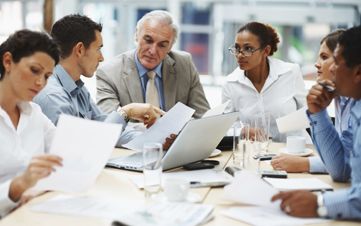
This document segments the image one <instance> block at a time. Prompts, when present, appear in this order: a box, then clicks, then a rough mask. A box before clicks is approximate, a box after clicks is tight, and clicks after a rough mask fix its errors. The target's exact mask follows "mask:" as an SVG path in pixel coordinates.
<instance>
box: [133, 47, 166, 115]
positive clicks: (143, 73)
mask: <svg viewBox="0 0 361 226" xmlns="http://www.w3.org/2000/svg"><path fill="white" fill-rule="evenodd" d="M134 58H135V65H136V67H137V70H138V74H139V77H140V81H141V84H142V93H143V99H144V102H145V93H146V90H147V83H148V75H147V72H148V71H149V70H148V69H146V68H145V67H144V66H143V65H142V64H141V63H140V61H139V59H138V56H137V51H135V57H134ZM162 64H163V62H161V63H160V64H159V65H158V66H157V67H156V68H155V69H154V70H152V71H154V72H155V73H156V74H157V76H156V77H155V86H156V87H157V90H158V97H159V105H160V106H159V107H160V108H161V109H162V110H165V100H164V92H163V80H162Z"/></svg>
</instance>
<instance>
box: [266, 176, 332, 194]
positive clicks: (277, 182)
mask: <svg viewBox="0 0 361 226" xmlns="http://www.w3.org/2000/svg"><path fill="white" fill-rule="evenodd" d="M264 180H265V181H267V182H268V183H269V184H270V185H272V186H273V187H274V188H276V189H279V190H283V191H290V190H310V191H322V190H333V188H332V186H331V185H329V184H327V183H325V182H323V181H322V180H320V179H318V178H290V179H277V178H264Z"/></svg>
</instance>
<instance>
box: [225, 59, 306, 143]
mask: <svg viewBox="0 0 361 226" xmlns="http://www.w3.org/2000/svg"><path fill="white" fill-rule="evenodd" d="M268 61H269V67H270V71H269V75H268V78H267V80H266V82H265V84H264V86H263V88H262V90H261V92H258V91H257V90H256V88H255V87H254V85H253V84H252V82H251V81H250V80H249V79H248V78H247V77H246V76H245V74H244V71H243V70H241V69H240V68H239V67H238V68H236V69H235V70H234V71H233V72H232V73H231V74H229V75H228V76H227V83H226V84H225V85H224V86H223V90H222V102H223V103H224V102H226V101H228V100H230V101H231V103H230V104H229V105H228V107H227V109H226V110H227V111H228V112H233V111H240V119H241V120H242V121H251V120H252V119H254V116H255V115H257V114H261V113H262V112H267V113H269V114H270V115H271V125H270V132H271V135H272V139H273V140H274V141H278V142H285V141H286V136H287V135H286V134H280V133H279V132H278V129H277V126H276V122H275V119H276V118H279V117H281V116H284V115H286V114H288V113H291V112H293V111H296V110H298V109H300V108H302V107H303V106H305V104H306V89H305V84H304V81H303V78H302V73H301V70H300V67H299V66H298V65H297V64H292V63H287V62H284V61H281V60H278V59H275V58H271V57H269V58H268ZM299 134H300V135H301V134H302V132H301V131H300V132H299Z"/></svg>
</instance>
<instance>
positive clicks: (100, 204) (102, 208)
mask: <svg viewBox="0 0 361 226" xmlns="http://www.w3.org/2000/svg"><path fill="white" fill-rule="evenodd" d="M147 207H148V208H147ZM30 208H31V210H33V211H37V212H45V213H52V214H68V215H75V216H88V217H98V218H106V219H116V220H118V221H120V222H122V223H124V224H126V225H137V226H155V225H157V226H168V225H180V226H195V225H200V224H202V223H204V222H206V221H207V220H208V219H209V218H210V215H211V214H212V212H213V206H210V205H203V204H192V203H182V202H175V203H170V202H158V203H153V204H150V205H149V206H146V205H145V202H134V201H132V202H124V201H123V202H116V201H112V200H107V199H101V198H97V197H89V196H81V197H71V196H66V195H59V196H57V197H54V198H52V199H49V200H46V201H44V202H41V203H37V204H35V205H32V206H31V207H30Z"/></svg>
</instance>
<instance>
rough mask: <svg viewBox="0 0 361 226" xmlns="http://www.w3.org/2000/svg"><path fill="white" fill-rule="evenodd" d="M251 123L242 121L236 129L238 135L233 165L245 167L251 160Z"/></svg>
mask: <svg viewBox="0 0 361 226" xmlns="http://www.w3.org/2000/svg"><path fill="white" fill-rule="evenodd" d="M249 131H250V124H249V123H247V122H240V123H239V129H237V130H236V133H237V135H238V136H236V139H237V141H238V142H235V145H234V146H235V148H234V149H233V165H234V166H237V167H240V168H241V169H244V168H246V167H247V163H248V161H249V153H250V144H249Z"/></svg>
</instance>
